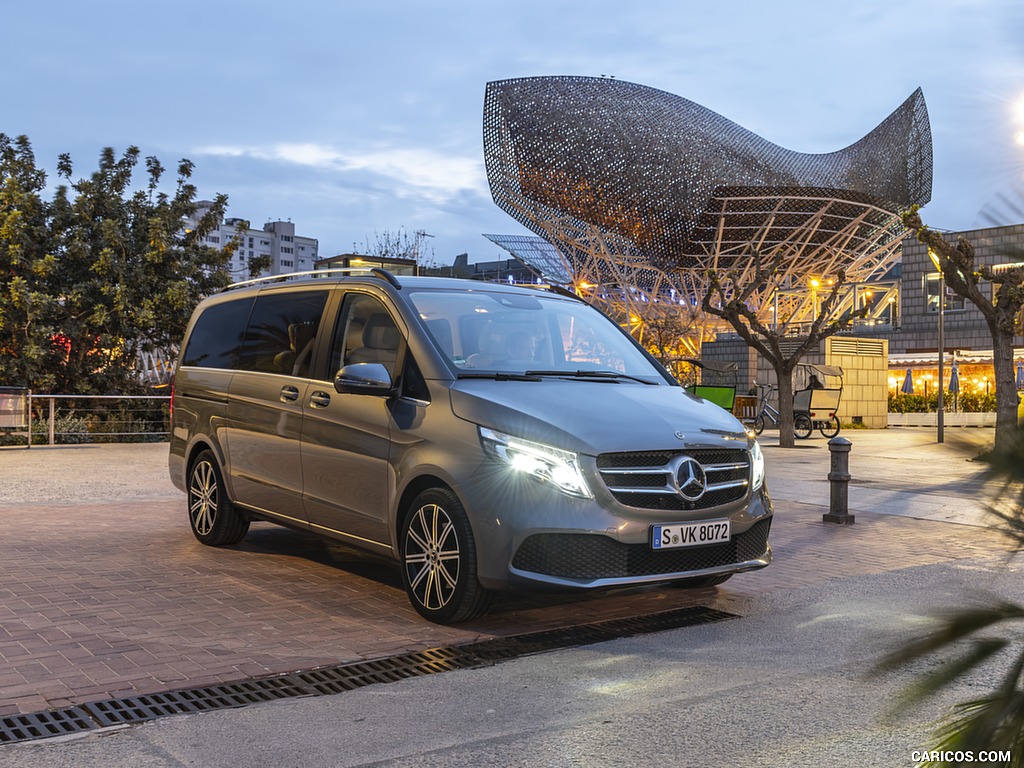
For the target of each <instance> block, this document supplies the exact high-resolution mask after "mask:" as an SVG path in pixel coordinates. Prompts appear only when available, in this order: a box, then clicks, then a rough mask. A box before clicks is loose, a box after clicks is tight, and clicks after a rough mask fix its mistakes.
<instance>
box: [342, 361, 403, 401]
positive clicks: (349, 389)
mask: <svg viewBox="0 0 1024 768" xmlns="http://www.w3.org/2000/svg"><path fill="white" fill-rule="evenodd" d="M393 387H394V383H393V382H392V381H391V374H390V373H388V369H387V368H385V367H384V366H383V365H381V364H380V363H351V364H349V365H346V366H345V367H344V368H342V369H341V370H340V371H338V373H337V374H336V375H335V377H334V390H335V391H336V392H338V393H340V394H343V395H344V394H348V395H390V394H391V391H392V389H393Z"/></svg>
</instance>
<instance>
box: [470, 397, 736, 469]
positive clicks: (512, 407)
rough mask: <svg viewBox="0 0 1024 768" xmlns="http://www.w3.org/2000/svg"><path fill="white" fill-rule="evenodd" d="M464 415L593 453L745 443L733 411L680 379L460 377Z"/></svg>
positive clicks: (569, 447)
mask: <svg viewBox="0 0 1024 768" xmlns="http://www.w3.org/2000/svg"><path fill="white" fill-rule="evenodd" d="M450 392H451V403H452V411H453V412H454V413H455V415H456V416H458V417H459V418H461V419H465V420H466V421H470V422H473V423H475V424H479V425H481V426H484V427H490V428H491V429H496V430H499V431H502V432H507V433H509V434H511V435H515V436H517V437H522V438H526V439H527V440H534V441H537V442H541V443H546V444H547V445H551V446H554V447H557V448H562V449H565V450H569V451H575V452H577V453H584V454H589V455H592V456H596V455H597V454H600V453H607V452H617V451H656V450H678V449H680V448H696V447H719V446H721V445H723V443H729V444H730V445H731V446H735V445H736V441H737V440H741V441H742V442H743V445H744V446H745V445H746V431H745V430H744V428H743V425H742V424H741V423H740V422H739V421H738V420H737V419H736V418H735V417H734V416H733V415H732V414H731V413H729V412H728V411H725V410H723V409H722V408H720V407H718V406H717V405H714V404H713V403H710V402H707V401H706V400H701V399H700V398H697V397H694V396H692V395H690V394H689V393H687V392H686V391H685V390H684V389H683V388H682V387H673V386H662V385H646V384H636V383H621V382H601V381H585V380H573V379H569V380H567V379H558V378H546V379H544V380H543V381H492V380H489V379H462V380H460V381H457V382H456V383H455V384H454V386H453V387H452V388H451V390H450Z"/></svg>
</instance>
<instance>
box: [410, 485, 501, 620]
mask: <svg viewBox="0 0 1024 768" xmlns="http://www.w3.org/2000/svg"><path fill="white" fill-rule="evenodd" d="M401 558H402V583H403V584H404V585H405V592H406V594H407V595H408V596H409V602H411V603H412V605H413V608H415V609H416V611H417V612H418V613H419V614H420V615H421V616H423V617H424V618H425V619H429V620H430V621H433V622H435V623H437V624H457V623H459V622H461V621H469V620H470V619H473V618H476V617H477V616H479V615H481V614H482V613H484V612H485V611H486V610H487V608H488V607H489V606H490V602H491V593H490V592H488V591H487V590H486V589H484V588H483V587H482V586H481V585H480V582H479V581H478V580H477V576H476V574H477V559H476V544H475V542H474V540H473V531H472V529H471V528H470V527H469V520H468V519H467V517H466V512H465V510H464V509H463V507H462V503H461V502H460V501H459V499H458V497H457V496H456V495H455V494H454V493H452V492H451V491H450V490H448V489H447V488H431V489H429V490H426V491H424V492H423V493H421V494H420V495H419V496H417V497H416V500H415V501H413V503H412V507H411V509H410V511H409V514H408V515H406V517H405V521H404V522H403V524H402V534H401Z"/></svg>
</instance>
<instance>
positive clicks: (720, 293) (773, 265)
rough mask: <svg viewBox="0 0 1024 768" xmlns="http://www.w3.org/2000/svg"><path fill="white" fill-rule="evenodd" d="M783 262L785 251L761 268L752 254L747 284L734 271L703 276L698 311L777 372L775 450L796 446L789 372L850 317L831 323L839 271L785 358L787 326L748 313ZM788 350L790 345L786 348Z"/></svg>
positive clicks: (840, 281)
mask: <svg viewBox="0 0 1024 768" xmlns="http://www.w3.org/2000/svg"><path fill="white" fill-rule="evenodd" d="M786 257H787V254H786V253H785V252H782V251H780V252H778V253H776V254H774V255H773V256H771V257H770V258H769V260H768V262H767V264H765V263H764V260H763V257H762V255H761V254H760V253H755V254H754V274H753V276H752V277H751V278H750V279H749V280H748V281H747V282H745V283H744V282H741V281H740V278H739V277H738V275H737V274H736V273H734V272H725V273H723V272H719V271H710V272H708V274H707V277H708V288H707V291H706V292H705V293H704V299H703V302H702V307H703V309H704V312H705V313H707V314H709V315H713V316H715V317H719V318H721V319H723V320H725V321H726V322H727V323H729V325H731V326H732V327H733V329H735V331H736V333H738V334H739V335H740V338H742V339H743V340H744V341H745V342H747V344H748V345H749V346H751V347H753V348H754V349H756V350H757V351H758V352H759V353H760V354H761V355H762V356H763V357H764V358H765V359H766V360H767V361H768V362H769V363H770V364H771V366H772V368H773V369H774V370H775V376H776V378H777V379H778V383H779V413H780V414H781V422H780V423H779V445H780V446H781V447H783V448H792V447H794V445H795V444H796V443H795V437H794V434H793V422H794V418H793V371H794V370H796V366H797V365H798V364H799V363H800V360H801V359H802V358H803V357H804V355H806V354H807V353H808V352H809V351H811V350H812V349H816V348H817V347H818V345H819V344H820V343H821V342H822V341H823V340H824V339H826V338H828V337H829V336H832V335H833V334H835V333H838V332H839V331H841V330H843V329H844V328H845V327H846V325H847V324H848V322H849V318H844V319H829V318H831V316H832V313H833V310H834V309H835V306H836V303H837V302H838V300H839V291H840V288H842V286H843V285H844V281H845V279H846V275H845V273H844V272H843V271H840V272H839V273H838V274H837V275H836V279H835V281H834V282H833V284H832V288H831V290H830V291H829V292H828V294H827V295H826V296H825V298H824V300H823V301H822V302H821V304H820V307H819V309H818V313H817V316H816V317H815V318H814V320H813V321H812V322H811V325H810V327H809V328H808V330H807V333H806V335H802V336H801V337H798V338H799V339H800V341H799V343H798V344H797V345H796V347H795V349H792V351H790V352H789V354H787V353H786V352H785V351H783V344H782V340H783V338H788V339H790V340H792V338H793V337H792V336H788V337H787V336H786V333H785V331H786V328H785V323H777V324H776V325H775V326H774V327H773V326H769V325H766V324H765V323H764V322H762V320H761V318H760V317H758V315H757V312H755V311H754V310H753V309H751V308H750V306H749V303H750V299H751V297H752V296H753V295H754V293H755V292H757V291H763V290H764V286H765V285H771V284H774V283H775V282H776V278H777V276H778V275H779V274H780V272H781V271H782V269H783V267H784V261H785V259H786ZM785 346H786V348H787V349H790V345H788V344H787V345H785Z"/></svg>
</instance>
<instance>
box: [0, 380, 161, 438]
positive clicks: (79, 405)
mask: <svg viewBox="0 0 1024 768" xmlns="http://www.w3.org/2000/svg"><path fill="white" fill-rule="evenodd" d="M27 397H28V414H29V417H30V418H29V419H28V423H27V425H14V424H11V426H22V429H24V430H25V431H24V432H23V433H18V434H24V436H25V438H26V440H27V441H28V443H29V445H31V444H32V443H36V444H40V443H43V444H47V445H55V444H57V443H63V444H68V443H79V444H82V443H101V442H159V441H161V440H165V439H167V437H168V435H169V434H170V414H169V403H170V399H171V398H170V396H168V395H34V394H32V393H27ZM0 426H2V425H0ZM0 436H3V437H4V442H6V443H8V444H10V442H11V439H12V436H11V435H10V434H5V433H4V432H3V431H2V430H0Z"/></svg>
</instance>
